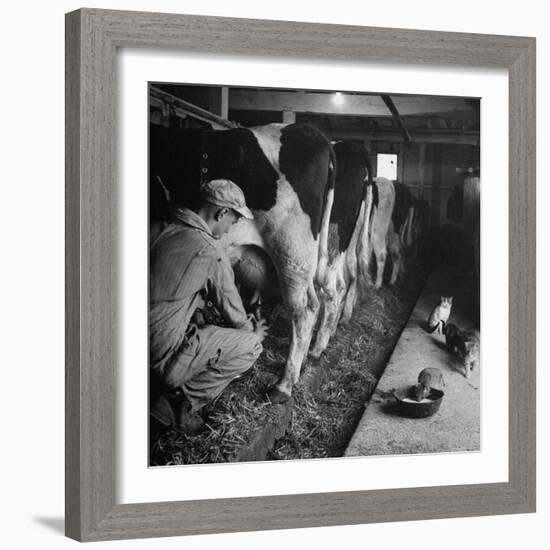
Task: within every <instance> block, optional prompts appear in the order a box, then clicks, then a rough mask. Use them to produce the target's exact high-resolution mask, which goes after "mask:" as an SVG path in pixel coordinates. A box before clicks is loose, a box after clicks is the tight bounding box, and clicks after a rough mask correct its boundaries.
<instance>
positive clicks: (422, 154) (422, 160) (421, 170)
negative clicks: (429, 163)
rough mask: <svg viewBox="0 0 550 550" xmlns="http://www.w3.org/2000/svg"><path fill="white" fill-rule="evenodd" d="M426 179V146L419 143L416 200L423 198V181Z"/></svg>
mask: <svg viewBox="0 0 550 550" xmlns="http://www.w3.org/2000/svg"><path fill="white" fill-rule="evenodd" d="M425 178H426V144H425V143H421V144H420V149H419V156H418V198H419V199H422V198H423V196H424V179H425Z"/></svg>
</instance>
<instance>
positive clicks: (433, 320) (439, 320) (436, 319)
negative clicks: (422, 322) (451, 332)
mask: <svg viewBox="0 0 550 550" xmlns="http://www.w3.org/2000/svg"><path fill="white" fill-rule="evenodd" d="M452 305H453V297H452V296H441V302H440V303H439V305H438V306H436V307H435V308H434V310H433V311H432V312H431V313H430V317H429V319H428V332H434V331H437V332H436V334H443V328H444V327H445V324H446V323H447V319H448V318H449V315H450V314H451V307H452Z"/></svg>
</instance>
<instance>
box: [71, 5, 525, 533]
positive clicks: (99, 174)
mask: <svg viewBox="0 0 550 550" xmlns="http://www.w3.org/2000/svg"><path fill="white" fill-rule="evenodd" d="M121 47H140V48H177V49H183V50H188V51H201V52H207V53H211V54H214V55H215V54H219V53H222V52H223V53H238V54H248V53H251V52H253V53H254V55H261V56H265V57H266V58H267V59H268V58H269V57H271V56H275V55H276V56H279V57H281V56H283V57H288V58H296V57H302V58H317V59H319V58H325V59H332V60H341V61H344V60H364V61H380V62H402V63H406V62H411V63H412V62H414V63H416V64H418V63H421V64H439V65H441V64H445V65H462V66H469V67H474V66H476V67H500V68H505V69H507V70H508V71H509V205H510V206H509V239H510V241H509V242H510V245H509V246H510V251H509V311H510V314H509V315H510V316H509V341H510V349H509V480H508V482H503V483H487V484H475V485H460V486H442V487H422V488H413V489H388V490H372V491H348V492H334V493H316V494H298V495H283V496H265V497H250V498H229V499H227V498H226V499H211V500H198V501H181V502H157V503H143V504H117V503H116V502H115V498H114V487H115V476H116V472H115V467H114V463H115V461H114V452H115V430H114V415H115V365H116V352H117V334H116V332H115V326H116V323H115V322H116V316H117V311H116V296H115V294H114V289H115V284H114V281H115V273H114V267H113V265H114V263H115V262H114V259H115V257H116V254H117V250H116V247H115V230H116V227H117V226H116V223H115V222H116V220H115V213H116V184H117V182H116V167H115V122H114V121H115V120H116V117H115V57H116V52H117V48H121ZM66 70H67V81H66V82H67V83H66V115H67V119H66V128H67V130H66V534H67V536H69V537H72V538H74V539H77V540H81V541H98V540H111V539H123V538H138V537H158V536H171V535H188V534H206V533H221V532H234V531H252V530H263V529H289V528H298V527H316V526H328V525H346V524H348V525H351V524H359V523H371V522H382V521H403V520H420V519H430V518H448V517H460V516H480V515H492V514H511V513H526V512H533V511H535V454H536V452H535V407H536V402H535V39H534V38H522V37H513V36H491V35H480V34H459V33H443V32H430V31H418V30H401V29H383V28H369V27H355V26H340V25H328V24H310V23H297V22H282V21H267V20H248V19H232V18H219V17H203V16H190V15H174V14H161V13H142V12H125V11H110V10H95V9H82V10H78V11H76V12H72V13H69V14H67V16H66Z"/></svg>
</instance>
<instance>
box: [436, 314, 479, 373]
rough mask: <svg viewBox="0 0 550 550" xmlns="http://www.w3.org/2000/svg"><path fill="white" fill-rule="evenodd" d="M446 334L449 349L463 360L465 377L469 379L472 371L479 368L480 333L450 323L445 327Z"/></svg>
mask: <svg viewBox="0 0 550 550" xmlns="http://www.w3.org/2000/svg"><path fill="white" fill-rule="evenodd" d="M444 333H445V343H446V345H447V349H448V350H449V351H451V352H452V353H456V354H457V355H458V356H459V357H460V358H461V359H462V362H463V367H464V376H465V377H466V378H468V377H469V376H470V373H471V372H472V370H474V368H477V367H479V341H480V337H479V331H478V330H475V329H468V330H461V329H459V328H458V327H457V326H456V325H453V324H452V323H449V324H448V325H446V326H445V328H444Z"/></svg>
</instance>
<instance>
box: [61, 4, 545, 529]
mask: <svg viewBox="0 0 550 550" xmlns="http://www.w3.org/2000/svg"><path fill="white" fill-rule="evenodd" d="M66 30H67V97H66V100H67V101H66V105H67V140H66V146H67V164H66V170H67V183H66V188H67V203H66V204H67V215H66V224H67V225H66V228H67V231H66V236H67V245H66V246H67V279H66V280H67V293H66V296H67V302H66V303H67V329H66V336H67V338H66V340H67V350H66V351H67V365H66V378H67V386H66V410H67V415H66V433H67V444H66V458H67V461H66V464H67V466H66V471H67V488H66V515H67V535H68V536H70V537H72V538H75V539H77V540H108V539H120V538H137V537H152V536H169V535H184V534H199V533H219V532H230V531H239V530H258V529H284V528H292V527H309V526H321V525H339V524H356V523H367V522H377V521H397V520H411V519H426V518H438V517H457V516H474V515H487V514H503V513H521V512H529V511H534V507H535V356H534V353H535V351H534V350H535V346H534V324H535V260H534V258H535V237H534V228H535V210H534V204H535V153H534V140H535V97H534V94H535V92H534V82H535V68H534V67H535V43H534V39H531V38H520V37H511V36H489V35H467V34H455V33H440V32H428V31H413V30H396V29H378V28H366V27H348V26H337V25H318V24H305V23H293V22H279V21H259V20H245V19H228V18H212V17H199V16H187V15H168V14H157V13H137V12H119V11H105V10H94V9H83V10H79V11H77V12H73V13H70V14H68V15H67V22H66ZM481 182H483V188H481V187H482V184H481ZM506 183H507V185H506Z"/></svg>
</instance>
